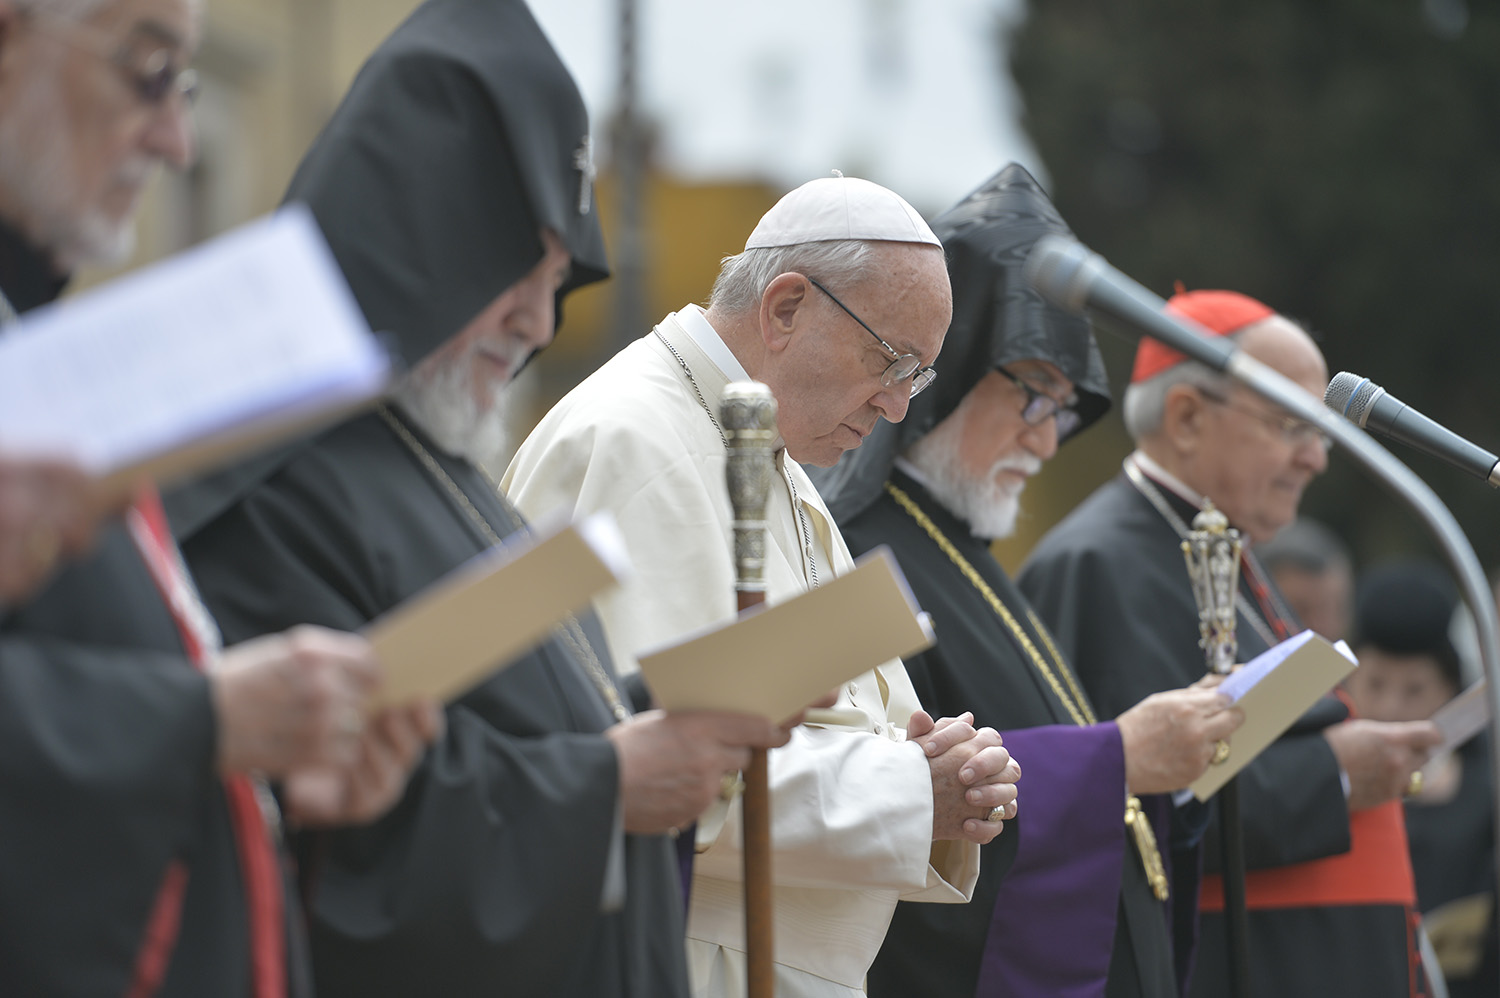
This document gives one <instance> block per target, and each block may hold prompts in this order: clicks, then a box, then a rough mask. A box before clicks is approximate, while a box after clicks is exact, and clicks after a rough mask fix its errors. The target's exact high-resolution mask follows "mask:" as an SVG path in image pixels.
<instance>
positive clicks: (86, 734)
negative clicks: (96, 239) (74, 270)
mask: <svg viewBox="0 0 1500 998" xmlns="http://www.w3.org/2000/svg"><path fill="white" fill-rule="evenodd" d="M61 286H62V282H61V281H59V280H58V279H57V278H56V277H55V276H54V275H53V274H52V272H51V270H50V268H48V267H47V265H46V264H45V262H44V261H43V260H42V259H41V257H40V256H39V255H38V254H36V253H35V252H34V251H33V250H31V249H30V247H28V246H27V245H26V244H25V243H24V242H23V241H22V240H21V239H20V238H19V237H18V236H16V235H15V233H13V232H12V231H10V230H9V229H6V228H4V227H0V287H3V289H4V292H5V294H6V297H7V298H8V300H9V301H10V302H11V303H12V304H13V305H14V306H15V308H16V309H17V310H18V311H22V312H24V311H26V310H27V309H29V308H31V307H33V306H36V305H40V304H43V303H45V302H47V301H50V300H51V299H52V298H53V297H55V296H56V294H57V293H58V291H59V290H60V289H61ZM3 335H4V331H3V330H0V336H3ZM216 750H217V744H216V729H215V723H214V715H213V708H212V704H211V702H210V696H209V688H208V682H207V680H206V679H205V678H204V676H203V675H202V673H200V672H198V671H197V670H196V669H195V668H194V667H193V665H192V664H191V663H190V662H189V661H188V659H187V657H186V654H185V650H184V648H183V643H182V638H181V635H180V633H179V631H178V629H177V625H176V623H175V621H174V620H173V618H172V615H171V613H170V612H169V610H168V609H167V605H166V603H165V602H164V601H163V599H162V598H161V596H160V595H158V590H157V588H156V585H155V584H154V582H153V580H152V577H151V575H150V572H149V571H148V569H147V567H146V564H145V562H144V561H143V560H142V557H141V554H140V552H139V550H138V549H137V548H136V545H135V542H134V541H133V540H132V538H131V536H130V534H129V533H128V532H127V531H126V530H125V529H124V527H123V526H122V525H121V524H120V523H119V522H118V521H116V522H114V523H111V524H108V525H106V526H105V527H104V528H103V530H102V531H101V534H100V537H99V539H98V542H97V544H96V546H95V547H94V549H93V550H92V552H90V553H89V554H88V555H86V556H84V557H83V558H80V559H78V560H75V561H72V562H69V563H66V564H64V565H62V566H61V568H60V569H59V571H58V573H57V575H56V576H55V577H54V578H53V579H52V580H51V581H50V582H49V583H47V584H46V585H45V586H44V587H43V588H42V589H41V590H40V591H39V592H38V593H36V594H35V595H34V596H33V597H32V598H31V599H29V600H23V601H21V602H19V603H18V604H16V605H14V606H11V607H0V994H3V995H16V996H23V995H25V996H30V995H124V994H126V993H127V990H128V988H129V986H130V982H131V979H132V973H133V971H134V968H136V966H137V965H138V963H139V962H140V960H141V953H142V949H143V947H145V946H147V939H146V927H147V922H148V919H149V917H150V914H151V911H152V908H153V905H154V904H155V902H156V898H157V895H158V891H159V890H160V888H161V886H162V883H163V879H164V877H165V875H166V873H167V869H168V867H169V865H171V864H173V863H174V862H175V863H180V864H181V868H182V869H183V870H184V871H185V872H186V874H187V880H186V890H185V893H184V894H183V896H182V908H181V920H180V926H181V931H180V933H179V935H178V936H177V938H176V941H175V943H173V944H171V948H170V952H171V956H170V960H169V962H168V964H167V967H166V974H165V977H164V979H163V983H162V987H161V989H160V990H159V991H157V992H156V994H157V995H161V996H169V998H170V996H182V998H198V996H203V995H214V996H225V998H236V996H240V995H247V994H248V993H249V985H250V970H249V935H248V929H247V921H246V915H245V899H244V892H243V890H242V888H241V886H240V879H239V868H238V860H237V857H236V853H235V842H234V833H233V829H232V828H231V826H230V819H229V811H228V806H227V803H226V800H225V797H224V788H223V785H222V784H221V783H220V782H219V779H218V775H217V772H216V769H215V756H216Z"/></svg>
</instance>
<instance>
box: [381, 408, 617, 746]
mask: <svg viewBox="0 0 1500 998" xmlns="http://www.w3.org/2000/svg"><path fill="white" fill-rule="evenodd" d="M376 412H378V413H379V414H380V418H381V419H383V420H384V421H385V424H386V425H387V426H389V427H390V428H391V430H392V431H393V432H394V433H395V434H396V436H397V437H399V438H400V440H401V442H402V443H404V444H405V445H406V447H407V449H408V450H410V451H411V452H412V453H413V454H415V455H416V457H417V460H418V461H420V462H421V464H422V467H423V468H425V469H427V472H428V474H430V475H432V477H433V478H435V479H437V481H438V482H439V483H440V484H441V485H442V486H443V488H444V489H445V490H446V491H447V493H448V496H449V498H451V499H452V500H453V501H454V502H455V503H456V504H457V505H458V508H459V509H460V510H462V511H463V513H464V515H465V516H467V517H468V518H469V520H470V522H472V523H473V524H474V526H476V527H478V528H479V532H480V533H481V534H483V535H484V538H485V540H487V541H489V543H490V546H491V547H499V546H500V545H501V544H502V543H504V542H503V541H502V540H501V538H500V535H499V534H497V533H495V528H494V527H491V526H490V522H489V521H488V520H486V519H485V518H484V514H482V513H480V512H479V510H477V509H475V508H474V504H473V503H472V502H471V501H470V500H469V497H468V496H467V495H465V494H464V490H463V489H461V488H459V487H458V483H457V482H455V481H454V480H453V479H452V477H451V476H449V474H448V472H446V471H444V470H443V466H442V465H440V464H438V462H437V458H435V457H433V456H432V454H431V453H430V452H429V451H428V450H427V448H426V447H424V446H422V441H420V440H418V439H417V438H416V436H415V435H414V434H413V433H412V432H411V430H409V429H407V428H406V424H405V423H403V422H402V421H401V420H400V418H399V417H397V416H396V414H395V413H393V412H391V410H390V409H389V408H388V407H387V406H383V405H382V406H380V407H379V408H378V409H376ZM513 526H514V527H516V528H520V527H521V526H523V524H521V523H520V522H519V521H517V522H515V523H514V524H513ZM554 633H555V634H556V635H557V636H558V637H559V638H561V639H562V640H563V642H564V643H565V644H567V646H568V647H569V648H570V649H571V650H572V652H573V654H574V655H575V656H577V658H578V660H579V662H580V663H581V664H582V665H583V667H584V670H585V671H586V672H587V673H588V676H589V679H590V680H591V681H592V682H593V684H594V688H595V689H596V690H598V691H599V695H600V696H601V697H603V698H604V702H605V703H606V704H607V705H608V706H609V712H610V713H611V714H612V715H614V718H615V720H616V721H625V720H628V719H629V718H630V710H629V709H628V708H627V707H626V706H625V702H624V701H623V700H622V699H621V698H620V691H619V689H617V688H616V686H615V684H614V681H613V680H612V679H610V677H609V673H607V672H605V671H604V666H603V665H602V664H601V663H600V662H599V656H598V655H596V654H594V649H593V647H592V646H591V645H590V644H589V639H588V635H586V634H584V633H583V628H582V627H581V626H580V625H579V623H578V618H576V617H574V616H573V615H572V614H571V613H570V614H568V615H567V616H566V617H564V618H563V622H562V625H561V626H559V627H558V628H557V629H556V631H554Z"/></svg>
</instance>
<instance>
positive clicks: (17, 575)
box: [0, 455, 108, 603]
mask: <svg viewBox="0 0 1500 998" xmlns="http://www.w3.org/2000/svg"><path fill="white" fill-rule="evenodd" d="M101 498H102V497H101V496H100V495H99V494H98V493H96V491H95V488H94V482H93V479H92V478H90V477H89V476H88V475H87V474H85V473H84V472H83V471H82V470H81V469H80V468H78V467H77V466H76V465H73V464H70V463H68V462H65V461H58V460H53V459H41V458H21V457H10V456H5V455H0V603H8V602H12V601H15V600H21V599H24V598H26V597H27V596H30V595H31V594H32V593H34V592H35V591H36V590H37V589H38V588H40V587H41V584H42V583H43V582H45V581H46V580H47V579H48V578H49V577H50V576H51V575H52V571H53V569H54V568H56V567H57V562H58V559H59V558H65V557H71V556H73V555H77V554H81V553H82V552H83V551H85V550H86V549H87V548H88V546H89V545H90V544H91V543H92V542H93V539H94V531H95V529H96V528H97V527H98V525H99V519H100V517H102V516H103V515H104V514H105V513H106V512H108V509H107V508H106V506H105V504H103V503H102V502H101Z"/></svg>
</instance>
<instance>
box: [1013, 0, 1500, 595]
mask: <svg viewBox="0 0 1500 998" xmlns="http://www.w3.org/2000/svg"><path fill="white" fill-rule="evenodd" d="M1000 44H1003V45H1007V46H1009V48H1010V58H1011V61H1012V65H1013V67H1014V72H1015V75H1016V78H1017V80H1018V82H1019V84H1020V87H1021V91H1022V94H1023V97H1024V101H1025V104H1026V125H1027V128H1028V130H1029V132H1030V134H1031V136H1032V137H1033V138H1034V140H1035V141H1036V143H1037V146H1038V149H1039V151H1040V153H1041V155H1042V158H1043V161H1044V162H1045V164H1046V167H1047V171H1048V174H1049V176H1050V180H1049V188H1050V191H1051V193H1052V194H1053V195H1054V198H1055V200H1056V202H1057V205H1058V207H1059V209H1060V210H1061V211H1062V213H1063V215H1064V216H1065V217H1066V218H1067V219H1068V221H1069V223H1070V224H1071V225H1072V227H1073V229H1074V231H1075V232H1076V233H1077V234H1078V236H1079V238H1080V239H1082V240H1083V241H1084V242H1085V243H1087V244H1088V245H1089V246H1091V247H1092V248H1093V249H1095V250H1097V251H1099V252H1100V253H1102V254H1104V256H1105V257H1106V258H1108V259H1109V260H1110V261H1111V262H1112V263H1113V264H1115V265H1116V266H1117V267H1119V268H1120V269H1122V270H1124V271H1125V272H1126V273H1129V274H1130V275H1132V276H1133V277H1135V278H1136V279H1138V280H1140V281H1141V282H1142V283H1144V284H1146V285H1147V286H1149V287H1151V288H1152V289H1153V290H1155V291H1157V292H1159V293H1161V294H1163V295H1169V294H1171V290H1172V286H1173V282H1174V281H1178V280H1180V281H1182V282H1184V283H1185V284H1186V286H1187V287H1189V288H1206V287H1226V288H1233V289H1235V290H1239V291H1243V292H1245V293H1247V294H1250V295H1253V296H1255V297H1257V298H1260V299H1262V300H1264V301H1265V302H1267V303H1268V304H1270V305H1272V306H1273V307H1275V308H1276V309H1278V310H1279V311H1281V312H1283V313H1285V314H1287V315H1289V316H1291V317H1293V318H1295V319H1298V320H1300V321H1302V322H1304V323H1305V324H1306V325H1307V326H1308V327H1309V329H1310V330H1311V331H1313V332H1314V334H1315V335H1316V336H1317V337H1318V338H1319V340H1320V342H1321V343H1322V346H1323V350H1324V353H1325V354H1326V355H1327V357H1328V364H1329V371H1330V374H1332V373H1334V372H1337V371H1339V370H1350V371H1354V372H1356V373H1358V374H1361V375H1364V376H1366V377H1370V378H1373V379H1374V380H1375V381H1377V382H1378V383H1380V384H1382V385H1383V386H1384V387H1385V388H1386V389H1387V390H1389V391H1391V392H1392V393H1393V394H1395V395H1396V396H1398V397H1399V398H1401V399H1402V400H1404V401H1406V402H1408V403H1410V404H1412V405H1414V406H1416V407H1417V408H1419V409H1421V410H1422V411H1424V412H1426V413H1427V414H1428V415H1429V416H1431V417H1432V418H1434V419H1436V420H1438V421H1439V422H1442V423H1444V424H1445V425H1448V426H1450V427H1451V428H1453V429H1454V430H1455V431H1457V432H1459V433H1462V434H1464V435H1465V436H1468V437H1469V438H1470V439H1473V440H1474V441H1476V442H1477V443H1480V444H1481V445H1484V446H1486V447H1488V448H1489V449H1491V450H1495V451H1500V415H1497V413H1500V391H1497V380H1500V10H1497V8H1496V7H1495V5H1493V4H1474V5H1473V6H1472V7H1471V6H1469V5H1467V4H1466V3H1464V2H1463V0H1425V2H1423V0H1404V2H1399V3H1395V2H1388V0H1319V2H1309V0H1261V2H1260V3H1255V4H1240V3H1228V2H1224V0H1153V2H1149V3H1147V2H1141V0H1114V2H1111V3H1103V2H1092V3H1091V2H1086V0H1047V2H1045V3H1035V4H1033V5H1032V9H1031V11H1030V15H1029V17H1028V19H1027V20H1026V22H1025V23H1024V24H1023V25H1022V26H1021V27H1020V29H1019V30H1018V31H1017V32H1015V33H1014V34H1012V35H1010V36H1008V37H1005V38H1003V39H1002V40H1001V41H1000ZM1106 339H1109V338H1108V337H1106ZM1105 345H1106V347H1107V348H1109V349H1108V353H1109V359H1110V362H1111V370H1112V373H1113V374H1114V377H1115V383H1116V385H1117V386H1118V385H1119V384H1120V382H1122V381H1123V379H1124V377H1125V375H1126V373H1127V366H1128V363H1129V357H1130V355H1131V348H1130V347H1128V346H1125V345H1123V344H1121V345H1115V344H1111V343H1106V344H1105ZM1116 397H1117V398H1118V394H1117V395H1116ZM1107 434H1108V431H1106V435H1107ZM1389 446H1390V447H1391V449H1392V450H1393V451H1394V452H1395V453H1396V455H1397V456H1398V457H1400V458H1401V459H1402V460H1404V461H1406V462H1407V463H1408V464H1410V465H1411V466H1412V467H1413V468H1414V469H1415V470H1416V471H1417V472H1418V474H1420V475H1422V476H1423V477H1424V478H1426V479H1427V480H1428V481H1429V482H1430V483H1431V484H1432V485H1433V486H1434V488H1436V489H1437V491H1438V492H1439V494H1440V495H1441V496H1442V497H1443V499H1444V500H1445V501H1446V502H1447V503H1448V504H1449V506H1450V508H1452V509H1453V511H1454V513H1455V515H1456V516H1457V517H1458V519H1459V522H1460V523H1461V524H1463V526H1464V528H1465V529H1466V530H1467V531H1468V533H1469V535H1470V537H1471V539H1472V540H1473V542H1474V545H1475V548H1476V550H1477V551H1478V552H1479V555H1480V560H1481V561H1482V562H1483V563H1484V564H1485V565H1486V566H1487V567H1492V566H1495V565H1497V564H1500V495H1496V494H1495V493H1494V490H1492V489H1491V488H1489V487H1488V486H1487V485H1484V484H1483V483H1481V482H1479V481H1478V480H1476V479H1472V478H1468V477H1466V476H1464V475H1462V474H1461V473H1459V472H1457V471H1455V470H1452V469H1450V468H1448V467H1447V466H1446V465H1443V464H1440V463H1438V462H1436V461H1434V460H1432V459H1429V458H1426V457H1425V456H1424V455H1419V454H1416V453H1415V452H1413V451H1412V450H1410V449H1409V448H1406V447H1404V446H1402V445H1400V444H1390V445H1389ZM1098 463H1099V464H1100V465H1102V466H1101V467H1099V468H1098V469H1097V474H1098V477H1099V478H1100V479H1101V480H1102V479H1103V478H1106V477H1108V476H1109V475H1111V474H1113V473H1114V472H1115V471H1116V470H1117V465H1113V463H1112V462H1098ZM1304 512H1305V513H1307V514H1310V515H1313V516H1316V517H1319V518H1320V519H1323V520H1325V521H1326V522H1329V523H1330V524H1331V525H1332V526H1334V528H1335V529H1336V530H1338V531H1339V532H1340V533H1341V534H1343V535H1344V536H1345V537H1346V538H1348V539H1349V540H1351V541H1352V542H1353V543H1354V544H1355V547H1356V552H1357V558H1358V561H1359V563H1360V564H1361V565H1363V566H1368V565H1369V564H1372V563H1374V562H1377V561H1379V560H1382V559H1383V558H1385V557H1389V556H1392V555H1396V554H1418V553H1430V552H1431V548H1430V546H1429V545H1428V542H1427V540H1426V537H1425V535H1424V534H1423V533H1422V532H1421V531H1420V529H1419V528H1418V527H1417V526H1416V524H1415V523H1414V522H1413V521H1412V519H1411V517H1410V516H1409V515H1408V514H1407V513H1406V512H1405V511H1404V509H1402V508H1400V507H1398V506H1396V505H1395V504H1394V503H1393V502H1392V501H1391V500H1390V499H1389V498H1388V497H1387V496H1385V495H1384V494H1383V493H1382V492H1380V491H1379V490H1378V489H1377V488H1375V487H1374V486H1373V483H1371V482H1370V481H1369V480H1367V479H1366V478H1365V477H1364V476H1363V475H1362V474H1361V473H1360V472H1357V471H1356V470H1355V469H1354V468H1353V467H1352V466H1351V465H1350V464H1349V462H1347V460H1345V459H1343V458H1341V457H1339V456H1338V455H1335V457H1334V460H1333V461H1332V462H1331V467H1330V470H1329V473H1328V474H1327V475H1325V476H1324V478H1323V479H1322V480H1320V482H1319V483H1317V484H1316V485H1314V487H1313V488H1312V489H1311V490H1309V493H1308V497H1307V500H1306V502H1305V503H1304Z"/></svg>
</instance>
